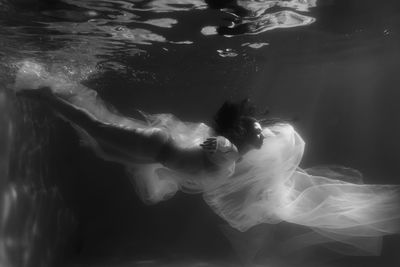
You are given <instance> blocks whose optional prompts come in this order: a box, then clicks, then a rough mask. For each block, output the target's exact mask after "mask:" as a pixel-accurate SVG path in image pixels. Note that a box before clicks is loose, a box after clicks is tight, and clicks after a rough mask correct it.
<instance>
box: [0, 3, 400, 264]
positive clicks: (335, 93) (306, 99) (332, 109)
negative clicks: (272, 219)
mask: <svg viewBox="0 0 400 267" xmlns="http://www.w3.org/2000/svg"><path fill="white" fill-rule="evenodd" d="M26 58H28V59H30V60H35V61H37V62H40V63H42V64H44V65H46V66H47V67H48V68H49V69H50V70H52V71H54V72H61V73H63V74H64V75H67V76H69V77H70V78H72V79H76V80H81V81H83V82H84V83H85V84H86V85H88V86H90V87H91V88H93V89H95V90H97V91H98V92H99V94H100V95H101V96H102V97H103V98H104V99H105V100H106V101H107V102H109V103H111V104H112V105H114V106H116V107H117V108H118V109H119V110H120V111H121V112H122V113H124V114H126V115H132V114H135V110H136V109H142V110H146V111H148V112H171V113H174V114H176V115H178V116H179V117H180V118H182V119H184V120H189V121H206V122H207V121H209V120H210V118H211V116H212V114H213V113H214V112H215V110H216V109H217V108H218V107H219V105H221V103H222V102H223V101H224V100H226V99H230V98H232V99H240V98H242V97H246V96H248V97H250V98H252V99H253V101H254V102H255V104H257V105H258V106H259V107H262V108H263V107H266V106H268V107H269V108H270V110H272V114H273V115H275V116H280V117H282V118H285V119H293V118H295V119H296V122H295V126H296V128H297V129H298V131H299V132H300V133H301V134H302V136H303V137H304V139H305V141H306V144H307V146H306V151H305V156H304V159H303V162H302V164H301V165H302V166H303V167H310V166H314V165H320V164H340V165H345V166H350V167H353V168H356V169H359V170H360V171H361V172H362V173H363V174H364V175H365V180H366V182H367V183H378V184H387V183H393V184H400V177H399V174H398V173H399V171H398V166H399V164H400V140H399V138H398V137H399V136H400V105H399V100H400V90H399V84H400V3H399V2H398V1H396V0H385V1H381V2H378V1H372V0H364V1H362V0H347V1H346V0H318V1H266V0H259V1H250V0H246V1H229V0H223V1H211V0H210V1H205V2H204V1H201V0H154V1H145V0H136V1H127V0H120V1H111V0H108V1H105V0H103V1H88V0H85V1H77V0H64V1H50V0H49V1H35V0H31V1H29V0H25V1H23V0H18V1H17V0H16V1H11V0H9V1H5V0H0V59H1V63H0V190H1V191H0V197H1V198H0V205H1V209H0V266H2V267H3V266H4V267H14V266H15V267H19V266H29V267H30V266H32V267H36V266H62V265H63V264H67V265H68V266H80V265H81V264H82V265H84V266H87V265H89V266H237V265H239V264H240V262H241V261H240V258H239V257H238V255H237V254H236V253H235V247H234V246H233V247H232V244H231V243H230V242H229V241H228V239H227V238H226V237H225V235H224V234H223V229H224V227H226V226H225V225H224V222H223V221H222V220H221V219H220V218H218V216H217V215H215V214H214V213H213V212H212V211H211V210H210V209H209V208H208V206H207V205H206V204H205V203H204V202H203V201H202V199H201V196H193V195H186V194H183V193H179V194H178V195H177V196H175V197H174V198H173V199H171V200H169V201H167V202H164V203H160V204H158V205H155V206H145V205H144V204H142V203H141V202H140V201H139V199H138V198H137V197H136V195H135V192H134V188H133V187H132V186H131V184H130V183H129V181H128V179H127V178H126V176H125V173H124V170H123V168H121V167H120V166H118V165H116V164H111V163H107V162H104V161H102V160H100V159H98V158H96V157H95V156H94V154H93V153H92V152H91V151H89V150H88V149H86V148H84V147H82V146H81V145H80V143H79V139H78V137H77V136H76V134H75V132H74V131H73V130H72V129H71V128H70V126H69V125H68V124H66V123H65V122H63V121H61V120H60V119H58V118H57V117H55V116H54V115H53V113H52V112H51V110H49V109H47V108H46V107H44V106H42V105H40V103H34V102H29V101H27V100H23V99H17V98H16V97H15V96H14V94H13V92H12V89H11V87H12V86H11V85H12V83H13V79H14V74H15V70H16V68H17V65H18V64H17V63H18V62H19V61H21V60H24V59H26ZM249 246H250V244H249ZM399 246H400V241H399V237H396V236H391V237H387V238H386V237H385V239H384V244H383V251H382V255H381V256H380V257H345V258H342V259H336V260H333V261H331V262H330V263H329V264H332V265H333V266H399V264H400V258H399V255H398V247H399ZM313 256H315V253H314V254H312V255H311V259H312V257H313ZM335 264H336V265H335ZM266 266H281V265H277V264H274V265H272V264H271V265H266ZM285 266H286V265H285ZM289 266H298V265H296V264H294V265H289ZM308 266H310V265H308ZM316 266H322V265H316ZM324 266H325V265H324ZM329 266H330V265H329Z"/></svg>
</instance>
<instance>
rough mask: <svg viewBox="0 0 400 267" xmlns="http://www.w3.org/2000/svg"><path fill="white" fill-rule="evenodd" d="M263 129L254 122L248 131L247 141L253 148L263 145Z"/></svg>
mask: <svg viewBox="0 0 400 267" xmlns="http://www.w3.org/2000/svg"><path fill="white" fill-rule="evenodd" d="M262 131H263V129H262V127H261V125H260V123H258V122H254V123H253V125H252V127H251V128H250V129H249V131H248V143H249V144H250V146H252V147H253V148H255V149H260V148H261V147H262V145H263V141H264V135H263V133H262Z"/></svg>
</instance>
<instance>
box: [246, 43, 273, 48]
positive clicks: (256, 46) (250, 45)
mask: <svg viewBox="0 0 400 267" xmlns="http://www.w3.org/2000/svg"><path fill="white" fill-rule="evenodd" d="M267 45H269V43H244V44H242V46H248V47H250V48H253V49H259V48H261V47H263V46H267Z"/></svg>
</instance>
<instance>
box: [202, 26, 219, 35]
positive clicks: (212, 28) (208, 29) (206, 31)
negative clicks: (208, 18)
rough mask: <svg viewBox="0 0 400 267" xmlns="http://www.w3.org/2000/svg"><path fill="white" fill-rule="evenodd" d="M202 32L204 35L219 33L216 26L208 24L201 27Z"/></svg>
mask: <svg viewBox="0 0 400 267" xmlns="http://www.w3.org/2000/svg"><path fill="white" fill-rule="evenodd" d="M201 33H202V34H203V35H216V34H217V27H215V26H206V27H204V28H203V29H201Z"/></svg>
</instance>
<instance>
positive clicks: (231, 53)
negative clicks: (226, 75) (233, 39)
mask: <svg viewBox="0 0 400 267" xmlns="http://www.w3.org/2000/svg"><path fill="white" fill-rule="evenodd" d="M217 52H218V55H219V56H221V57H236V56H237V55H238V53H236V52H235V51H234V50H232V49H231V48H226V49H218V50H217Z"/></svg>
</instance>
